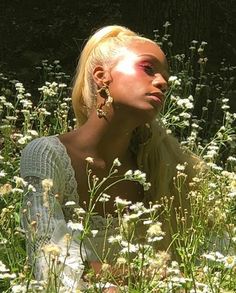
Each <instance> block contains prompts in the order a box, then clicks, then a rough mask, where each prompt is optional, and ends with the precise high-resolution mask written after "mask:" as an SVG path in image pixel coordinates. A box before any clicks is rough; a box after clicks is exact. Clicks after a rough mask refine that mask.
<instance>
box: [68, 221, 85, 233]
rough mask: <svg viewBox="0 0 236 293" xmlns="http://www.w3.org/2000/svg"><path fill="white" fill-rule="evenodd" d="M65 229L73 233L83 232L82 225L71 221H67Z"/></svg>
mask: <svg viewBox="0 0 236 293" xmlns="http://www.w3.org/2000/svg"><path fill="white" fill-rule="evenodd" d="M67 227H68V228H70V229H71V230H73V231H83V230H84V226H83V224H82V223H73V222H72V221H69V222H68V223H67Z"/></svg>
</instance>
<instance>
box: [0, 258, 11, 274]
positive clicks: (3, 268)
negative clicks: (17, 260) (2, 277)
mask: <svg viewBox="0 0 236 293" xmlns="http://www.w3.org/2000/svg"><path fill="white" fill-rule="evenodd" d="M0 272H1V273H6V272H9V269H7V267H6V266H5V264H4V263H3V262H2V261H1V260H0Z"/></svg>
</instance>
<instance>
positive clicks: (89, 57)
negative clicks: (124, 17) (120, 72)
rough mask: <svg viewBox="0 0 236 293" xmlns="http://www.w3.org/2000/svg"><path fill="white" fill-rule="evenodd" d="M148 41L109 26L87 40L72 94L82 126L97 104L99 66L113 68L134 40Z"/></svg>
mask: <svg viewBox="0 0 236 293" xmlns="http://www.w3.org/2000/svg"><path fill="white" fill-rule="evenodd" d="M134 40H136V41H137V40H139V41H148V42H153V41H151V40H149V39H147V38H144V37H141V36H139V35H137V34H136V33H134V32H133V31H131V30H129V29H127V28H125V27H123V26H117V25H112V26H106V27H104V28H102V29H100V30H98V31H97V32H96V33H95V34H93V35H92V36H91V37H90V39H89V40H88V41H87V43H86V45H85V47H84V49H83V51H82V53H81V55H80V59H79V63H78V67H77V74H76V76H75V82H74V86H73V91H72V104H73V109H74V113H75V116H76V119H77V124H78V126H81V125H82V124H84V123H85V122H86V120H87V118H88V116H89V114H90V112H91V109H92V108H93V106H94V105H95V103H96V100H95V96H96V87H95V84H94V81H93V70H94V68H95V66H97V65H102V66H112V64H114V62H115V59H116V58H115V57H116V56H118V54H119V53H120V52H121V48H124V47H127V45H129V44H130V43H131V42H132V41H134Z"/></svg>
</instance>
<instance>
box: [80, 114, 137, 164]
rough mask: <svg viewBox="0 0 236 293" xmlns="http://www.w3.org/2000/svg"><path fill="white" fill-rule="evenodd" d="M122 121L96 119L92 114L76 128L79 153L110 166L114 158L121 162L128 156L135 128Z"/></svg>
mask: <svg viewBox="0 0 236 293" xmlns="http://www.w3.org/2000/svg"><path fill="white" fill-rule="evenodd" d="M122 120H123V119H117V118H116V119H115V118H108V119H107V120H106V119H105V118H101V119H98V117H97V116H96V113H95V112H93V113H92V114H91V115H90V116H89V119H88V120H87V122H86V123H85V124H84V125H83V126H81V127H80V128H78V129H77V130H76V132H78V134H79V135H78V136H77V139H78V142H77V145H78V146H79V149H80V152H82V153H84V154H87V155H88V156H91V157H94V158H97V159H99V160H103V161H104V162H105V163H107V164H111V163H112V162H113V160H114V159H115V158H119V160H120V161H121V162H122V161H123V160H124V161H125V160H126V158H127V156H129V155H130V154H129V144H130V140H131V137H132V132H133V130H134V129H135V128H136V127H137V126H136V125H132V124H131V123H127V122H126V123H125V121H124V120H123V121H122Z"/></svg>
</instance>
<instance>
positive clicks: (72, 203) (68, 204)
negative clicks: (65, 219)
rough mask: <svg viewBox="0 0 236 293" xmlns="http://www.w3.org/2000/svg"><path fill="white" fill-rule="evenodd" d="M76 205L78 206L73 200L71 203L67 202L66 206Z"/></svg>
mask: <svg viewBox="0 0 236 293" xmlns="http://www.w3.org/2000/svg"><path fill="white" fill-rule="evenodd" d="M74 205H76V203H75V202H74V201H73V200H71V201H67V202H66V203H65V206H74Z"/></svg>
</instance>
